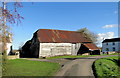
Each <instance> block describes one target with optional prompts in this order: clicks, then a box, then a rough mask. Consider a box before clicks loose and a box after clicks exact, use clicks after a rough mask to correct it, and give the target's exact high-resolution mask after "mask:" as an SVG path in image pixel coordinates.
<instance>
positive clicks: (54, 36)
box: [37, 29, 92, 43]
mask: <svg viewBox="0 0 120 78" xmlns="http://www.w3.org/2000/svg"><path fill="white" fill-rule="evenodd" d="M37 35H38V39H39V41H40V42H41V43H43V42H44V43H45V42H46V43H81V42H92V41H91V40H90V39H89V38H86V37H85V35H84V34H82V33H78V32H76V31H64V30H52V29H39V30H38V31H37Z"/></svg>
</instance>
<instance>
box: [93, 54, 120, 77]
mask: <svg viewBox="0 0 120 78" xmlns="http://www.w3.org/2000/svg"><path fill="white" fill-rule="evenodd" d="M93 67H94V72H95V76H96V77H97V78H101V77H106V78H110V77H112V76H115V78H117V77H118V78H119V77H120V72H119V69H120V66H119V59H118V56H114V57H107V58H102V59H98V60H96V61H95V62H94V64H93Z"/></svg>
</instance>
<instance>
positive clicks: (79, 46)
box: [20, 29, 100, 58]
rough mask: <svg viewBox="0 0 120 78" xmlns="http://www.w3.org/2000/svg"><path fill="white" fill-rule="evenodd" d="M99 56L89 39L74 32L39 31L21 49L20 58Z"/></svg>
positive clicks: (97, 49) (96, 48) (97, 50)
mask: <svg viewBox="0 0 120 78" xmlns="http://www.w3.org/2000/svg"><path fill="white" fill-rule="evenodd" d="M85 53H87V54H88V55H90V54H100V51H99V48H98V47H97V46H96V45H95V44H93V43H92V41H91V40H90V38H87V37H86V36H85V35H84V34H82V33H79V32H76V31H65V30H53V29H39V30H37V31H36V32H35V33H34V35H33V38H32V39H31V40H29V41H27V42H26V43H25V45H24V46H23V47H22V48H21V51H20V56H21V57H36V58H39V57H51V56H59V55H82V54H85Z"/></svg>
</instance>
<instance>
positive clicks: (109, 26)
mask: <svg viewBox="0 0 120 78" xmlns="http://www.w3.org/2000/svg"><path fill="white" fill-rule="evenodd" d="M113 27H118V25H117V24H112V25H105V26H103V27H102V28H113Z"/></svg>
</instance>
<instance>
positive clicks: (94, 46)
mask: <svg viewBox="0 0 120 78" xmlns="http://www.w3.org/2000/svg"><path fill="white" fill-rule="evenodd" d="M83 45H85V46H86V47H87V48H89V50H99V48H98V47H97V46H96V45H95V44H93V43H86V44H83Z"/></svg>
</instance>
